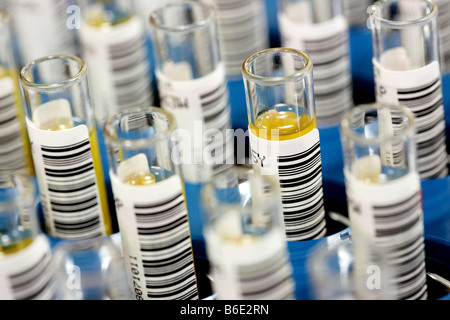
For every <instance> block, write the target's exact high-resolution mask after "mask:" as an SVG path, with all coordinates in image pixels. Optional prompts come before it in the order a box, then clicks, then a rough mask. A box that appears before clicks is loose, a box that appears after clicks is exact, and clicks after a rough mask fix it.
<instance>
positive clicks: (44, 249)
mask: <svg viewBox="0 0 450 320" xmlns="http://www.w3.org/2000/svg"><path fill="white" fill-rule="evenodd" d="M50 266H51V251H50V246H49V243H48V240H47V238H46V237H45V236H44V235H39V236H38V237H36V238H35V239H34V240H33V242H32V243H31V244H30V245H28V246H27V247H26V248H24V249H22V250H20V251H19V252H15V253H12V254H8V255H5V256H3V257H1V258H0V271H1V272H0V300H28V299H39V300H50V299H52V298H54V294H55V292H54V288H53V287H52V281H51V278H52V277H53V270H52V268H51V267H50Z"/></svg>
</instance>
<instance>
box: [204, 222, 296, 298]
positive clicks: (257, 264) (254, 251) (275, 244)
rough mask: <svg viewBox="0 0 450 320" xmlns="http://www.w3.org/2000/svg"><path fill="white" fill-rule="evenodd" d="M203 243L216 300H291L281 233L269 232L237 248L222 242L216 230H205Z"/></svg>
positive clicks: (292, 296) (287, 259)
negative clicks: (204, 243)
mask: <svg viewBox="0 0 450 320" xmlns="http://www.w3.org/2000/svg"><path fill="white" fill-rule="evenodd" d="M249 237H252V236H249ZM205 239H206V241H207V253H208V258H209V261H210V264H211V267H212V268H211V271H212V277H213V279H214V281H213V283H212V285H213V287H214V292H215V293H216V294H217V296H218V298H219V299H226V300H291V299H294V298H295V296H294V289H295V285H294V282H293V279H292V268H291V265H290V261H289V257H288V254H287V249H286V247H285V239H284V236H283V234H282V233H279V232H277V231H270V232H268V233H267V234H265V235H259V236H255V239H249V241H244V243H242V244H238V243H233V241H227V240H225V239H222V238H221V236H220V234H219V233H218V232H217V230H214V229H212V228H208V229H206V231H205Z"/></svg>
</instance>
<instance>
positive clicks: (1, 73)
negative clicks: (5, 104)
mask: <svg viewBox="0 0 450 320" xmlns="http://www.w3.org/2000/svg"><path fill="white" fill-rule="evenodd" d="M4 77H9V78H10V79H12V80H13V81H14V101H15V106H16V112H17V121H18V122H19V126H20V136H21V139H22V143H23V155H24V158H25V163H26V168H24V169H25V170H27V173H28V174H29V175H34V165H33V159H32V157H31V148H30V141H29V139H28V133H27V130H26V125H25V117H24V113H23V108H22V103H21V97H20V93H19V83H18V81H17V73H16V72H15V71H13V70H10V71H8V70H6V69H5V68H2V67H0V79H2V78H4Z"/></svg>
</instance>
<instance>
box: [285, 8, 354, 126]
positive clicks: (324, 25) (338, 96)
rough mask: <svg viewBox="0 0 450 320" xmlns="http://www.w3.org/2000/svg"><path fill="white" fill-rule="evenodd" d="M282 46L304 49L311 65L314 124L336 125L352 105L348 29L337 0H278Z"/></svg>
mask: <svg viewBox="0 0 450 320" xmlns="http://www.w3.org/2000/svg"><path fill="white" fill-rule="evenodd" d="M279 7H280V9H279V13H278V24H279V29H280V35H281V44H282V46H283V47H288V48H295V49H299V50H301V51H303V52H306V53H307V54H308V56H309V57H310V58H311V59H312V61H313V64H314V76H313V78H314V98H315V104H316V114H317V125H318V126H319V128H320V127H329V126H338V125H339V123H340V121H341V119H342V117H343V115H344V114H345V113H346V112H347V111H348V110H349V109H350V108H351V107H352V106H353V88H352V73H351V63H350V43H349V30H348V23H347V20H346V18H345V17H344V15H343V13H342V2H341V0H279Z"/></svg>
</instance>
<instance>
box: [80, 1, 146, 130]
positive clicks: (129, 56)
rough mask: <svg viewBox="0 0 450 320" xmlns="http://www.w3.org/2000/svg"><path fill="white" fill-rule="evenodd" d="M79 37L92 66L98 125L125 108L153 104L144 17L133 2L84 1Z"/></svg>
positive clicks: (84, 55)
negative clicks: (141, 16)
mask: <svg viewBox="0 0 450 320" xmlns="http://www.w3.org/2000/svg"><path fill="white" fill-rule="evenodd" d="M80 6H81V10H82V11H81V12H82V20H81V21H82V22H81V29H80V31H79V38H80V43H81V47H82V51H83V52H82V58H83V60H85V61H86V63H87V64H88V66H89V70H90V71H89V77H90V80H91V82H90V83H91V85H92V95H93V98H94V102H95V116H96V121H97V125H98V126H100V127H102V126H103V125H104V123H105V122H106V121H107V120H108V119H109V118H111V117H112V116H113V115H114V114H116V113H117V112H119V111H120V110H122V109H126V108H129V107H138V106H144V105H153V102H154V95H153V79H152V74H151V68H150V59H149V55H148V49H147V42H146V40H147V39H146V35H147V30H146V29H145V24H144V22H143V21H142V19H141V18H140V17H139V16H138V14H137V13H136V12H135V8H134V3H133V1H121V0H83V1H80Z"/></svg>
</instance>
